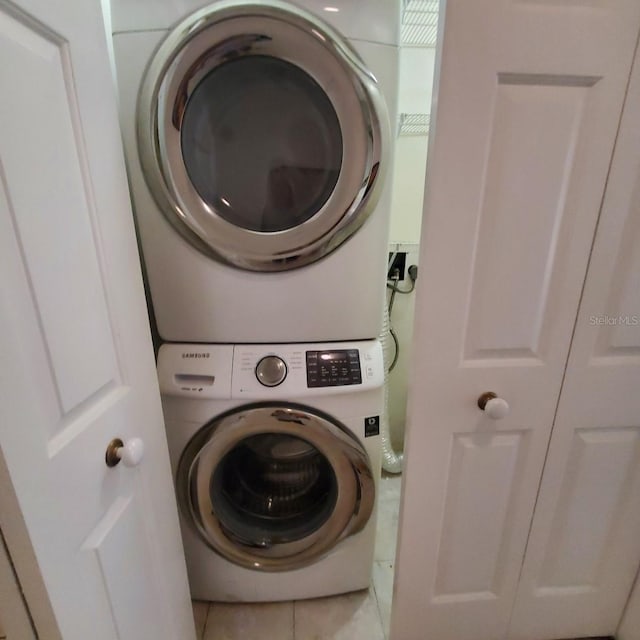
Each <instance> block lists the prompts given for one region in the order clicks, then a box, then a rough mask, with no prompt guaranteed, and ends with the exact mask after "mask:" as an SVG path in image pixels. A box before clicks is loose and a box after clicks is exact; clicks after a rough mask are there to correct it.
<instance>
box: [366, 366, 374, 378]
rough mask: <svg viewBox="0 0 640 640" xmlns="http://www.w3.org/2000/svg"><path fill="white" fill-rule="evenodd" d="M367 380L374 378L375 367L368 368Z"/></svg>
mask: <svg viewBox="0 0 640 640" xmlns="http://www.w3.org/2000/svg"><path fill="white" fill-rule="evenodd" d="M367 378H373V367H367Z"/></svg>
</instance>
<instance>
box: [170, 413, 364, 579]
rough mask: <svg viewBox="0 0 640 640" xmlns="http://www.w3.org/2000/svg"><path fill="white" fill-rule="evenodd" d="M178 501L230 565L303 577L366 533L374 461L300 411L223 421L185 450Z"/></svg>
mask: <svg viewBox="0 0 640 640" xmlns="http://www.w3.org/2000/svg"><path fill="white" fill-rule="evenodd" d="M176 485H177V489H178V501H179V504H180V506H181V508H182V510H183V513H184V514H185V516H186V518H187V519H188V520H189V521H190V523H191V524H192V525H193V526H194V527H195V529H196V531H197V532H198V534H199V535H200V536H201V538H202V539H203V540H204V541H205V542H206V543H207V544H208V545H209V546H210V547H211V548H212V549H214V550H215V551H216V552H218V553H219V554H220V555H221V556H223V557H224V558H226V559H228V560H230V561H232V562H234V563H236V564H238V565H241V566H244V567H248V568H251V569H255V570H264V571H283V570H289V569H296V568H298V567H302V566H304V565H306V564H309V563H310V562H312V561H313V560H314V559H315V558H317V557H318V556H320V555H322V554H323V553H326V552H327V551H329V550H330V549H331V548H332V547H333V546H334V545H335V544H336V543H337V542H338V541H339V540H341V539H343V538H344V537H346V536H349V535H352V534H354V533H356V532H358V531H360V530H361V529H362V528H363V527H364V526H365V524H366V523H367V522H368V520H369V518H370V517H371V514H372V512H373V506H374V500H375V482H374V478H373V474H372V470H371V465H370V463H369V458H368V455H367V453H366V451H365V450H364V448H363V447H362V446H361V445H360V443H359V442H358V441H357V440H356V439H355V438H354V436H353V435H352V434H351V433H350V432H349V431H348V430H347V428H346V427H344V426H343V425H341V424H340V423H338V422H337V421H335V420H333V419H331V418H330V417H328V416H325V415H322V414H320V413H318V412H316V411H313V410H311V409H309V408H305V407H301V406H298V405H292V404H278V405H273V404H269V405H251V406H248V407H245V408H241V409H236V410H234V411H231V412H229V413H227V414H224V415H222V416H220V417H218V418H216V419H214V420H213V421H212V422H210V423H209V424H208V425H206V426H205V427H204V428H203V429H201V430H200V431H199V432H198V433H197V434H196V436H195V437H194V438H192V440H191V441H190V442H189V444H188V445H187V447H186V448H185V450H184V452H183V454H182V456H181V459H180V462H179V465H178V472H177V483H176Z"/></svg>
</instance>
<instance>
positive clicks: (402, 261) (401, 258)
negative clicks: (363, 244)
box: [387, 251, 407, 280]
mask: <svg viewBox="0 0 640 640" xmlns="http://www.w3.org/2000/svg"><path fill="white" fill-rule="evenodd" d="M391 256H393V253H390V254H389V257H388V258H387V264H389V260H391ZM406 268H407V252H406V251H398V253H396V254H395V258H394V259H393V262H392V263H391V266H390V267H389V271H387V280H393V279H397V280H404V279H405V277H406ZM396 269H397V270H398V277H397V278H394V277H393V276H394V272H395V270H396Z"/></svg>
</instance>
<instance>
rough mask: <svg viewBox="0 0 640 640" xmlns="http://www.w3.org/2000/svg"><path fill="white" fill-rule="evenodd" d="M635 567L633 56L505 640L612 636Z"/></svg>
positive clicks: (638, 518)
mask: <svg viewBox="0 0 640 640" xmlns="http://www.w3.org/2000/svg"><path fill="white" fill-rule="evenodd" d="M639 564H640V57H639V56H636V59H635V62H634V67H633V73H632V76H631V83H630V85H629V92H628V96H627V99H626V102H625V107H624V112H623V116H622V122H621V126H620V132H619V135H618V141H617V143H616V149H615V153H614V156H613V162H612V165H611V171H610V175H609V180H608V183H607V190H606V194H605V198H604V202H603V206H602V213H601V214H600V220H599V222H598V228H597V233H596V236H595V242H594V245H593V251H592V254H591V259H590V261H589V270H588V272H587V279H586V282H585V286H584V293H583V295H582V302H581V304H580V312H579V315H578V319H577V323H576V327H575V332H574V336H573V341H572V343H571V352H570V356H569V363H568V366H567V371H566V375H565V380H564V384H563V387H562V393H561V396H560V403H559V405H558V412H557V416H556V420H555V424H554V427H553V434H552V437H551V444H550V447H549V454H548V457H547V462H546V464H545V468H544V474H543V476H542V485H541V488H540V495H539V498H538V501H537V505H536V510H535V514H534V519H533V526H532V529H531V534H530V538H529V544H528V546H527V552H526V555H525V563H524V567H523V570H522V578H521V583H520V587H519V590H518V597H517V599H516V607H515V612H514V616H513V621H512V624H511V628H510V632H509V638H510V640H511V639H513V640H541V639H543V638H569V637H571V638H573V637H582V636H608V635H614V634H615V631H616V627H617V625H618V621H619V620H620V618H621V616H622V612H623V609H624V606H625V604H626V602H627V598H628V596H629V592H630V591H631V587H632V585H633V581H634V579H635V577H636V573H637V570H638V566H639Z"/></svg>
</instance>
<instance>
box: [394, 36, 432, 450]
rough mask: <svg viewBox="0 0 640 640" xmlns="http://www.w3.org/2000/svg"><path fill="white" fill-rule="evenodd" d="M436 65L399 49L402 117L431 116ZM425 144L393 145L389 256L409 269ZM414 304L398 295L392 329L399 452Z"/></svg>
mask: <svg viewBox="0 0 640 640" xmlns="http://www.w3.org/2000/svg"><path fill="white" fill-rule="evenodd" d="M434 64H435V49H425V48H416V47H404V48H401V49H400V70H399V74H400V77H399V87H398V91H399V93H398V107H399V111H400V112H401V113H429V112H430V110H431V86H432V84H433V71H434ZM396 132H397V125H396ZM427 142H428V138H427V136H424V135H423V136H398V137H396V140H395V165H394V171H393V178H392V180H393V184H392V188H393V193H392V199H391V226H390V234H389V242H390V245H389V251H390V252H393V251H396V250H399V251H406V252H407V267H408V266H409V265H411V264H418V255H419V245H418V243H419V241H420V225H421V221H422V200H423V193H424V179H425V173H426V164H427ZM418 277H419V276H418ZM410 284H411V283H410V280H409V279H408V278H407V279H406V280H405V281H403V282H401V283H400V287H401V288H403V289H406V288H408V287H409V286H410ZM414 300H415V293H412V294H410V295H396V297H395V302H394V306H393V311H392V314H391V325H392V326H393V328H394V329H395V332H396V335H397V336H398V340H399V342H400V357H399V359H398V363H397V364H396V367H395V369H394V370H393V371H392V372H391V375H390V377H389V424H390V432H391V442H392V444H393V446H394V448H395V449H396V450H398V451H399V450H401V449H402V446H403V442H404V423H405V418H406V404H407V382H408V380H407V375H408V370H409V367H408V365H409V359H410V354H411V342H412V339H413V308H414Z"/></svg>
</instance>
